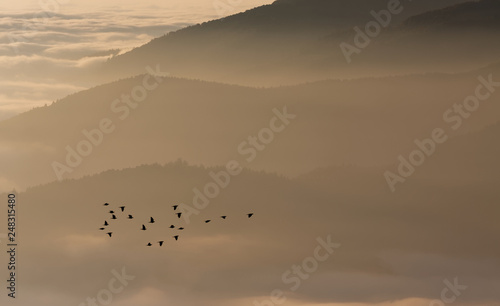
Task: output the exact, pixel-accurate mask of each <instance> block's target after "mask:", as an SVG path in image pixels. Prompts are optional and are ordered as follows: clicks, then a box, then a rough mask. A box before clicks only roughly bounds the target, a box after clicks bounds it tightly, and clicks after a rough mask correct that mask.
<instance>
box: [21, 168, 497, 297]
mask: <svg viewBox="0 0 500 306" xmlns="http://www.w3.org/2000/svg"><path fill="white" fill-rule="evenodd" d="M221 170H223V169H222V168H203V167H193V166H187V165H185V164H182V163H175V164H169V165H166V166H164V167H162V166H158V165H156V166H141V167H137V168H134V169H125V170H121V171H108V172H105V173H102V174H99V175H96V176H92V177H86V178H83V179H80V180H71V181H65V182H62V183H52V184H49V185H45V186H39V187H36V188H31V189H29V190H28V191H27V192H24V193H21V194H19V195H18V198H19V200H20V201H21V202H22V205H23V209H22V220H23V221H22V222H23V224H25V226H21V227H20V229H19V235H20V237H23V252H22V253H20V256H21V257H20V262H22V263H23V267H24V268H23V269H22V271H21V272H20V273H21V274H20V277H22V278H23V279H24V280H25V281H24V285H23V286H24V288H26V289H25V290H27V292H34V293H33V294H35V293H36V292H35V291H33V290H31V289H30V288H31V287H32V286H42V288H39V287H38V289H40V290H44V292H45V293H46V294H47V293H52V290H57V292H55V291H54V292H53V294H50V295H48V297H47V298H46V299H45V300H44V301H45V302H46V303H50V302H52V304H54V299H57V298H59V297H60V296H59V295H58V294H59V293H60V292H64V293H65V295H64V298H68V297H74V296H78V297H80V296H83V297H85V296H89V295H92V294H94V292H97V291H98V290H99V288H101V287H102V284H101V283H100V282H95V283H94V282H88V281H85V282H83V280H82V281H80V278H76V279H75V280H74V281H73V282H71V283H69V282H67V281H65V280H67V279H68V275H82V274H85V275H87V276H88V277H90V278H95V279H96V280H107V279H108V276H107V275H108V274H109V271H111V270H112V269H117V270H120V269H121V267H126V268H127V271H128V273H129V274H132V275H134V276H136V280H135V281H133V282H131V285H130V286H129V287H128V288H127V290H126V293H124V294H123V295H120V296H117V299H116V302H117V303H118V302H120V301H122V299H130V298H131V297H133V296H134V295H136V294H138V293H139V292H141V291H142V290H144V288H149V287H152V288H155V286H158V284H161V286H162V288H169V289H171V290H169V292H172V294H171V295H170V296H169V297H168V299H169V301H175V302H176V303H177V304H185V305H186V304H189V305H195V304H197V302H198V303H199V302H200V300H203V304H204V305H221V303H222V302H224V303H223V305H230V304H231V302H230V301H213V300H212V299H213V298H214V297H216V296H217V294H218V293H226V294H227V293H228V292H231V294H230V296H232V297H234V299H239V298H242V297H251V298H252V299H259V298H258V297H259V296H264V297H265V296H267V295H268V294H269V292H270V290H273V288H280V289H281V288H282V289H284V290H285V291H286V292H287V294H290V295H289V298H290V299H291V301H292V300H296V299H299V300H300V299H301V298H305V297H307V298H310V299H314V300H316V301H317V302H318V303H319V302H324V303H326V302H330V303H332V302H362V301H370V302H381V301H388V300H398V299H404V298H409V297H413V296H414V295H415V294H418V295H419V296H420V297H422V298H429V299H434V296H435V288H436V286H439V285H440V284H442V280H443V279H444V278H449V277H450V276H449V275H450V274H451V275H453V276H456V275H458V276H459V278H460V280H462V282H464V283H466V284H468V285H469V286H470V289H469V290H468V291H467V296H464V297H463V300H461V301H462V302H466V301H475V300H476V299H477V298H478V296H480V297H482V298H483V299H486V300H487V299H493V298H497V299H498V298H499V296H498V294H499V293H498V290H494V289H493V288H491V287H490V286H488V285H487V284H491V282H498V281H499V280H498V275H499V273H498V272H499V270H500V262H499V261H498V258H499V253H500V248H499V246H498V244H494V243H490V242H491V241H495V239H496V238H495V235H496V234H497V233H498V230H500V228H499V224H498V222H496V220H497V217H496V216H497V215H498V213H499V211H498V205H497V203H498V200H499V195H498V192H496V189H495V188H494V187H493V186H492V187H491V188H488V187H486V186H483V187H481V188H479V187H477V186H474V185H467V186H460V187H443V186H441V185H439V184H437V185H436V184H428V183H421V182H420V183H418V185H417V186H413V187H412V188H409V189H408V190H402V191H401V192H398V193H396V194H391V193H390V192H389V191H388V189H386V186H385V182H383V179H381V177H380V176H379V175H378V173H379V172H380V170H381V169H378V168H374V169H364V168H355V167H341V168H329V169H323V170H318V171H315V172H312V173H309V174H307V175H304V176H302V177H301V178H300V179H296V180H287V179H284V178H280V177H277V176H274V175H270V174H265V173H255V172H250V171H247V170H245V171H243V172H242V173H241V174H240V175H238V176H235V177H233V178H232V179H231V182H230V185H229V186H228V187H227V188H225V189H222V191H221V192H220V194H219V196H217V197H215V198H214V199H211V200H210V203H209V204H208V206H207V208H206V209H204V210H201V211H200V213H199V215H194V216H192V217H191V218H190V224H185V223H184V222H185V221H184V220H183V219H181V220H179V219H177V218H176V217H175V215H174V214H173V210H172V207H171V205H173V204H179V203H185V204H188V205H190V206H192V204H191V201H192V198H193V188H198V189H200V190H202V189H203V187H204V185H205V184H206V183H208V182H211V178H210V176H209V172H210V171H214V172H219V171H221ZM104 202H109V203H111V204H112V206H111V207H109V208H105V207H103V206H102V204H103V203H104ZM40 203H44V205H40ZM121 205H125V206H126V212H125V213H126V214H128V213H130V214H133V215H134V217H135V218H134V219H133V220H123V219H122V215H121V214H120V213H118V214H117V215H118V216H119V219H118V220H116V221H113V222H111V225H110V227H109V230H110V231H112V232H113V233H114V237H113V238H112V239H109V238H107V237H106V235H105V233H103V232H102V231H99V230H98V228H99V227H100V226H102V223H103V221H104V220H105V219H106V218H107V215H109V214H108V213H107V211H108V210H109V209H115V208H116V207H117V206H121ZM249 211H251V212H254V213H255V217H254V218H253V219H251V220H249V219H246V217H245V216H244V214H246V213H247V212H249ZM222 214H225V215H227V216H229V218H228V219H227V221H224V222H225V223H224V222H223V221H222V220H221V219H220V218H219V216H220V215H222ZM150 216H154V217H155V218H156V221H157V223H156V224H154V225H151V224H147V227H148V229H149V230H148V231H145V232H143V231H140V230H139V229H140V227H141V225H142V224H144V222H146V221H147V220H148V219H149V217H150ZM206 219H211V220H213V222H212V223H210V224H205V223H204V220H206ZM444 220H446V222H444ZM27 224H29V225H30V226H29V227H28V226H26V225H27ZM170 224H175V225H176V226H184V227H185V228H186V229H185V231H182V232H180V233H181V238H180V240H179V241H178V242H177V243H176V242H175V241H174V239H173V238H172V237H171V236H173V235H175V234H177V233H179V231H177V230H171V229H168V227H169V225H170ZM423 224H425V226H422V225H423ZM304 226H307V227H308V231H307V232H305V231H304ZM328 236H331V241H333V242H337V243H340V244H341V247H340V248H339V249H338V250H336V251H335V253H334V254H333V255H332V256H331V258H329V260H327V261H325V262H322V263H321V269H319V270H318V271H317V272H316V273H315V274H314V277H312V278H311V279H310V280H308V282H307V285H304V286H303V287H302V288H301V290H300V291H297V292H295V293H294V294H291V292H290V290H289V287H291V285H290V284H289V283H286V284H285V285H283V281H282V274H283V273H284V272H285V271H287V270H288V269H290V267H291V266H292V265H293V264H300V263H301V262H302V261H303V260H304V258H307V257H308V256H312V254H313V253H312V252H313V251H314V250H315V248H316V246H317V245H318V242H317V241H316V239H317V238H323V239H327V237H328ZM477 237H481V239H477ZM159 240H165V241H166V245H165V247H164V248H158V247H156V246H155V247H153V248H149V249H148V248H147V247H146V246H145V244H146V243H147V242H148V241H152V242H154V243H156V241H159ZM276 241H279V242H280V243H275V242H276ZM47 246H50V247H49V248H48V247H47ZM62 258H64V262H65V265H64V269H60V268H57V267H60V265H61V259H62ZM444 261H445V262H447V263H448V264H446V265H443V262H444ZM152 263H154V264H152ZM158 263H161V264H158ZM47 273H50V274H51V275H52V276H53V277H50V278H47V277H46V276H47ZM243 276H244V277H243ZM235 279H239V281H238V284H239V285H241V284H247V285H244V286H234V283H235ZM346 279H348V280H350V281H346ZM42 280H43V281H42ZM325 281H327V282H328V284H329V286H327V287H325V286H321V285H320V284H322V283H324V282H325ZM359 283H363V284H365V285H366V286H368V287H373V286H375V287H376V288H377V292H378V293H379V294H374V292H372V291H371V290H368V291H363V293H360V292H359V291H358V290H355V289H356V288H359ZM331 286H334V287H335V288H337V290H335V291H333V292H332V290H331ZM179 287H182V288H185V289H184V290H181V291H178V290H175V288H179ZM408 287H410V288H412V291H411V292H409V291H408V290H407V289H404V288H408ZM237 288H239V289H237ZM241 288H248V289H241ZM250 288H251V289H250ZM270 288H271V289H270ZM395 288H396V289H398V290H394V289H395ZM194 293H196V294H194ZM380 293H383V294H380ZM49 296H50V298H49ZM77 303H79V301H77V300H71V301H66V304H77ZM232 304H233V305H234V304H237V303H236V301H233V302H232ZM476 304H477V303H476ZM43 305H44V304H43ZM237 305H240V304H237ZM241 305H244V303H241ZM44 306H45V305H44Z"/></svg>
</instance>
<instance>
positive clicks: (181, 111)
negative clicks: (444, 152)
mask: <svg viewBox="0 0 500 306" xmlns="http://www.w3.org/2000/svg"><path fill="white" fill-rule="evenodd" d="M490 73H493V76H494V77H493V79H494V80H496V79H497V77H496V76H497V75H499V74H498V67H496V66H491V67H488V68H487V69H485V70H482V71H475V72H473V73H468V74H460V75H426V76H408V77H392V78H380V79H361V80H353V81H325V82H318V83H312V84H306V85H301V86H293V87H281V88H273V89H252V88H246V87H238V86H228V85H221V84H216V83H206V82H200V81H189V80H183V79H174V78H165V79H163V82H162V83H161V85H160V86H159V87H158V88H157V89H155V90H153V91H151V92H149V93H148V96H147V99H146V100H145V101H143V102H140V103H138V104H137V106H136V108H135V109H131V108H130V107H129V108H126V107H125V105H126V104H125V102H122V95H130V93H131V92H132V91H133V90H134V88H135V86H138V85H141V84H142V82H143V78H144V77H143V76H138V77H136V78H131V79H126V80H121V81H117V82H114V83H110V84H106V85H103V86H99V87H96V88H93V89H90V90H86V91H83V92H80V93H77V94H74V95H71V96H69V97H67V98H65V99H62V100H61V101H58V102H57V103H55V104H53V105H51V106H48V107H43V108H38V109H35V110H33V111H30V112H27V113H25V114H22V115H20V116H17V117H15V118H12V119H10V120H7V121H3V122H0V139H2V152H1V155H2V156H1V158H2V160H4V161H5V162H4V163H2V166H1V167H2V168H1V169H0V170H1V173H2V179H3V180H6V181H8V182H13V183H15V184H17V186H19V187H26V186H30V185H32V184H37V183H41V182H47V181H52V180H55V179H56V178H57V176H56V173H55V171H54V169H53V165H54V162H58V163H60V164H68V162H67V161H66V158H67V156H68V154H69V153H68V152H69V151H68V150H77V146H78V145H82V144H81V143H82V142H85V141H87V138H88V137H87V136H85V135H84V133H83V131H84V130H86V131H88V132H90V131H94V130H95V129H97V128H98V127H99V124H100V122H101V121H102V120H103V119H104V118H107V119H109V121H110V122H111V123H112V124H113V126H114V127H115V129H114V130H113V131H112V132H111V133H105V134H103V139H102V140H101V141H100V144H98V145H95V146H93V147H92V152H91V154H90V155H89V156H84V158H82V160H81V161H80V163H79V165H77V166H76V167H73V168H72V170H73V172H71V173H67V172H65V173H64V177H65V178H68V177H79V176H81V175H85V174H93V173H99V172H101V171H103V170H106V169H111V168H116V169H121V168H124V167H132V166H136V165H138V164H142V163H153V162H169V161H173V160H176V159H177V158H183V159H185V160H187V161H189V162H192V163H201V164H205V165H213V164H225V163H226V162H227V161H229V160H232V159H236V160H238V161H240V162H242V163H243V164H245V165H246V166H248V167H250V168H254V169H265V170H269V171H277V172H279V173H283V174H291V175H295V174H299V173H303V172H306V171H309V170H312V169H315V168H316V167H321V166H327V165H338V164H342V163H352V164H359V165H381V164H392V163H394V162H395V161H396V157H397V156H398V155H399V154H403V153H405V152H410V151H411V150H413V148H414V147H415V144H414V143H413V142H414V140H415V139H416V138H419V139H423V138H426V137H429V136H430V133H431V132H432V130H433V129H434V128H436V127H444V128H447V126H448V125H449V124H447V123H445V122H444V121H443V113H444V112H445V111H446V110H447V109H449V108H453V106H454V104H457V103H462V102H463V101H464V99H465V97H467V96H469V95H471V94H474V91H475V89H476V87H477V86H478V84H480V82H479V81H478V79H477V77H478V76H479V75H483V76H484V77H487V76H488V75H489V74H490ZM115 100H120V101H118V103H119V104H118V105H119V109H117V108H116V105H115V107H113V105H114V103H116V102H115ZM488 101H489V102H495V101H498V92H496V93H494V94H493V95H492V96H491V98H490V99H489V100H488ZM499 107H500V105H499V104H498V103H488V102H486V103H482V104H481V107H480V108H478V110H477V111H476V112H475V113H474V116H471V118H469V119H468V120H465V121H464V123H463V125H462V126H461V127H460V129H458V130H457V131H452V132H450V136H453V135H454V134H456V133H458V134H460V133H465V132H467V131H474V130H480V129H482V128H483V127H485V126H487V125H490V124H493V123H496V122H498V121H499V120H500V117H499V115H498V114H499V112H498V108H499ZM285 108H286V112H287V113H291V114H293V115H296V118H294V119H291V120H289V122H290V123H289V125H288V126H286V127H285V128H284V129H283V131H281V132H276V133H274V135H273V137H272V141H271V142H269V144H267V145H264V147H263V148H262V147H260V146H258V147H259V149H258V150H257V149H254V150H253V151H255V152H254V153H256V154H255V156H252V152H250V151H252V149H251V148H252V147H253V146H252V145H250V142H249V137H250V136H258V133H260V131H261V130H262V129H264V128H269V126H270V120H272V118H273V117H275V116H276V114H275V111H279V112H283V111H284V109H285ZM127 109H128V110H129V112H128V113H127V112H126V110H127ZM274 109H276V110H274ZM122 118H123V119H122ZM266 135H267V134H266ZM264 136H265V135H264ZM265 137H269V136H265ZM265 139H268V138H265ZM98 140H99V139H98ZM265 141H268V140H265ZM259 143H260V141H259ZM68 146H69V149H67V148H68ZM240 146H241V147H240ZM83 149H85V148H83ZM249 150H250V151H249ZM84 152H85V151H84ZM253 157H255V158H254V159H252V158H253ZM20 164H23V165H24V166H23V167H19V165H20Z"/></svg>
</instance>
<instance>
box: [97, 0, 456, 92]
mask: <svg viewBox="0 0 500 306" xmlns="http://www.w3.org/2000/svg"><path fill="white" fill-rule="evenodd" d="M460 2H463V1H459V0H451V1H430V0H428V1H418V2H411V3H405V4H404V8H405V9H404V10H402V12H401V13H400V14H397V15H394V16H392V17H391V19H392V23H391V25H397V24H399V23H400V22H402V21H403V20H404V19H405V18H407V17H409V16H412V15H415V14H419V13H422V12H425V11H428V10H432V9H436V8H441V7H444V6H446V5H450V4H455V3H460ZM382 9H387V1H386V0H376V1H366V0H356V1H346V0H335V1H328V0H314V1H309V0H308V1H306V0H300V1H276V2H274V3H273V4H272V5H267V6H263V7H259V8H255V9H253V10H249V11H247V12H244V13H241V14H237V15H233V16H229V17H226V18H223V19H220V20H214V21H211V22H207V23H203V24H201V25H196V26H192V27H188V28H186V29H182V30H179V31H177V32H173V33H169V34H168V35H165V36H163V37H160V38H157V39H154V40H153V41H151V42H150V43H148V44H146V45H144V46H142V47H139V48H136V49H134V50H132V51H130V52H128V53H126V54H124V55H120V56H117V57H114V58H112V59H111V60H110V61H108V62H107V63H106V64H105V68H104V71H105V72H101V73H103V74H107V75H112V76H116V75H135V74H138V73H141V72H142V71H143V67H145V66H146V65H151V64H155V63H160V64H161V65H162V66H163V67H166V69H168V71H169V72H171V73H172V74H173V75H175V76H181V77H191V78H192V77H194V78H202V79H205V80H216V81H222V82H229V83H239V84H259V85H272V84H274V85H276V84H289V83H296V82H303V81H307V80H318V79H324V78H328V77H342V76H344V77H346V76H359V75H370V73H366V71H365V73H364V74H360V71H357V68H356V67H350V66H349V65H347V62H346V60H345V58H344V56H343V54H342V52H341V49H340V48H339V43H340V41H342V40H346V41H350V40H352V39H353V38H354V36H355V35H356V33H355V32H354V31H353V30H352V28H353V27H354V26H360V27H362V28H363V27H364V25H365V24H366V23H367V22H369V21H372V20H373V16H372V15H371V13H370V12H371V11H372V10H375V11H379V10H382ZM329 33H334V34H333V36H334V37H335V45H334V46H333V47H331V46H328V45H326V46H325V45H324V44H322V43H321V42H322V40H323V37H325V36H327V35H328V34H329ZM318 43H319V45H317V44H318ZM386 68H389V67H386ZM392 68H394V67H392ZM372 72H373V71H372ZM387 73H388V72H386V73H385V74H387ZM389 73H390V72H389ZM376 74H380V73H375V75H376ZM382 74H383V73H382ZM372 75H373V73H372Z"/></svg>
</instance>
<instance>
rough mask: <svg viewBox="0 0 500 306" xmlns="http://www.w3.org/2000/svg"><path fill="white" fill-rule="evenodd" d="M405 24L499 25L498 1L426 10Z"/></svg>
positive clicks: (499, 9)
mask: <svg viewBox="0 0 500 306" xmlns="http://www.w3.org/2000/svg"><path fill="white" fill-rule="evenodd" d="M405 25H406V26H414V27H415V26H418V27H424V26H426V27H433V29H435V30H436V29H439V28H448V29H449V28H453V27H462V29H464V28H467V27H484V28H488V29H492V30H493V28H498V27H499V26H500V1H498V0H481V1H475V2H466V3H462V4H457V5H454V6H450V7H447V8H443V9H440V10H435V11H431V12H426V13H423V14H420V15H417V16H414V17H410V18H408V19H407V20H406V21H405Z"/></svg>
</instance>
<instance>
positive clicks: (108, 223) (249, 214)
mask: <svg viewBox="0 0 500 306" xmlns="http://www.w3.org/2000/svg"><path fill="white" fill-rule="evenodd" d="M104 206H106V207H107V206H109V203H104ZM178 207H179V205H173V206H172V208H173V210H174V213H175V214H176V215H177V218H179V219H180V218H181V217H182V213H181V212H176V211H177V208H178ZM118 208H119V209H120V212H121V213H122V215H126V219H129V220H131V219H134V216H133V215H129V214H128V213H125V208H126V207H125V206H120V207H118ZM109 214H110V215H111V220H117V219H118V217H117V216H116V215H117V214H116V213H115V211H114V210H110V211H109ZM246 216H247V217H248V218H249V219H250V218H252V217H253V216H254V213H248V214H247V215H246ZM220 218H221V219H223V220H226V219H227V218H228V217H227V216H220ZM111 220H105V221H104V225H103V226H102V227H101V228H99V230H101V231H105V230H106V228H107V227H108V226H109V225H110V222H112V221H111ZM108 221H109V222H108ZM155 222H156V221H155V219H154V218H153V217H150V219H149V223H150V224H153V223H155ZM210 222H212V220H210V219H209V220H205V223H206V224H208V223H210ZM170 228H171V229H175V228H176V226H175V225H170ZM140 230H142V231H146V230H147V228H146V225H145V224H143V225H142V227H141V229H140ZM177 230H179V231H182V230H184V227H178V228H177ZM106 235H108V236H109V237H110V238H111V237H113V232H107V233H106ZM179 237H180V236H179V235H175V236H172V238H174V239H175V240H176V241H178V240H179ZM164 243H165V241H158V244H159V246H160V247H162V246H163V244H164ZM146 246H148V247H151V246H153V244H152V243H151V242H148V244H147V245H146Z"/></svg>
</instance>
